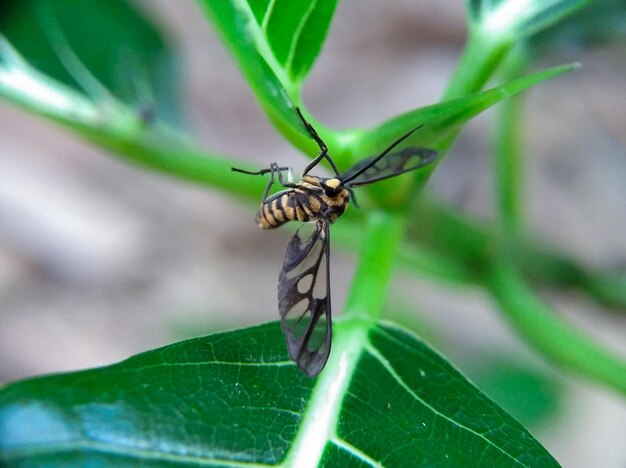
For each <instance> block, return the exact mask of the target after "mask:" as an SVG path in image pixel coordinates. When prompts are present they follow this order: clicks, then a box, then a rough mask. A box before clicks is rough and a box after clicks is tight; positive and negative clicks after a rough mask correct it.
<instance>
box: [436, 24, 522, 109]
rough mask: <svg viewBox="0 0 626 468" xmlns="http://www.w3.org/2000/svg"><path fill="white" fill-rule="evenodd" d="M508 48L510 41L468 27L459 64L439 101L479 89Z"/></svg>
mask: <svg viewBox="0 0 626 468" xmlns="http://www.w3.org/2000/svg"><path fill="white" fill-rule="evenodd" d="M510 48H511V42H510V41H504V40H497V39H495V38H493V37H491V36H488V35H484V34H481V32H480V31H479V30H472V29H470V31H469V33H468V36H467V41H466V43H465V48H464V49H463V53H462V54H461V58H460V59H459V64H458V66H457V68H456V70H455V72H454V74H453V75H452V78H451V79H450V81H449V82H448V86H447V88H446V90H445V92H444V93H443V96H442V97H441V102H444V101H448V100H450V99H454V98H457V97H461V96H465V95H467V94H471V93H475V92H477V91H480V90H481V89H482V88H483V86H484V85H485V83H486V82H487V80H489V78H491V76H492V75H493V73H494V72H495V70H496V68H498V66H499V65H500V63H501V62H502V60H503V59H504V57H505V56H506V54H507V52H508V51H509V49H510Z"/></svg>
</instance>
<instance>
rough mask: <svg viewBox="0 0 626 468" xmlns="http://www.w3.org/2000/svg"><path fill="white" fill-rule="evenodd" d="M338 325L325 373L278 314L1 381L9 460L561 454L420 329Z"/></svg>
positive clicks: (172, 461) (285, 460) (251, 460)
mask: <svg viewBox="0 0 626 468" xmlns="http://www.w3.org/2000/svg"><path fill="white" fill-rule="evenodd" d="M336 330H337V333H336V338H337V340H336V341H335V348H334V351H333V355H332V356H331V361H330V362H329V366H328V367H327V369H326V370H325V371H324V372H323V373H322V375H321V376H320V377H319V378H318V379H317V380H313V379H309V378H307V377H305V376H304V375H303V374H301V373H300V372H299V371H298V370H297V369H296V367H295V366H294V364H293V363H291V362H290V361H289V360H288V359H287V356H286V351H285V345H284V339H283V337H282V335H281V333H280V329H279V326H278V325H277V324H275V323H272V324H267V325H262V326H258V327H254V328H248V329H243V330H236V331H232V332H227V333H221V334H216V335H212V336H208V337H204V338H197V339H193V340H189V341H183V342H180V343H177V344H174V345H171V346H167V347H164V348H161V349H156V350H153V351H149V352H146V353H143V354H140V355H137V356H134V357H132V358H130V359H128V360H126V361H124V362H121V363H119V364H115V365H112V366H108V367H103V368H98V369H92V370H87V371H82V372H76V373H70V374H61V375H51V376H46V377H40V378H36V379H31V380H25V381H21V382H16V383H13V384H11V385H8V386H7V387H5V388H4V389H2V390H0V463H4V464H19V465H20V466H35V465H38V464H41V463H45V464H47V465H51V464H52V465H55V464H56V465H61V464H73V465H81V466H85V465H90V464H104V465H110V466H111V465H120V464H123V465H141V466H182V465H190V464H202V465H210V466H216V465H220V466H222V465H231V466H232V465H234V464H244V463H245V464H263V465H278V464H284V465H285V466H304V464H306V466H319V465H324V466H339V465H340V464H341V463H342V462H349V464H350V465H351V466H356V465H359V466H360V465H364V464H368V465H376V466H378V465H385V466H399V465H403V464H407V463H410V464H412V465H420V466H425V465H428V466H434V465H448V466H467V465H475V464H476V461H477V460H480V462H481V464H482V465H483V466H515V465H520V466H558V465H557V463H556V462H555V461H554V459H552V458H551V457H550V455H549V454H548V453H547V452H546V451H545V449H543V448H542V447H541V446H540V445H539V444H538V443H537V442H536V441H535V440H534V439H533V438H532V436H531V435H530V434H529V433H528V432H527V431H526V430H525V429H524V428H523V427H522V426H521V425H520V424H519V423H517V422H516V421H515V420H513V419H512V418H511V417H510V416H508V415H507V414H506V413H505V412H504V411H503V410H501V409H500V408H499V407H498V406H497V405H495V404H494V403H493V402H492V401H491V400H489V399H488V398H487V397H486V396H485V395H483V394H482V393H481V392H480V391H478V390H477V389H476V388H475V387H473V386H472V385H471V384H470V383H469V382H468V381H467V380H466V379H465V378H464V377H463V376H461V374H459V372H458V371H456V370H455V369H454V368H453V367H452V366H451V365H450V364H448V363H447V362H446V361H445V360H444V359H443V358H442V357H440V356H439V355H437V354H436V353H435V352H433V351H432V350H431V349H430V348H428V347H427V346H426V345H425V344H424V343H423V342H421V341H419V340H418V339H417V338H416V337H414V336H413V335H411V334H409V333H408V332H406V331H404V330H401V329H398V328H396V327H394V326H390V325H384V326H377V327H374V328H372V329H371V330H370V331H369V333H368V334H363V324H362V323H361V324H355V322H348V321H344V322H339V323H338V324H337V327H336ZM356 344H358V346H355V345H356ZM318 462H319V463H318ZM342 466H343V465H342Z"/></svg>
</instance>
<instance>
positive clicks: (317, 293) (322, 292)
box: [313, 254, 328, 299]
mask: <svg viewBox="0 0 626 468" xmlns="http://www.w3.org/2000/svg"><path fill="white" fill-rule="evenodd" d="M327 293H328V278H327V277H326V254H323V255H322V258H321V259H320V264H319V268H318V270H317V276H316V277H315V285H314V286H313V299H324V298H325V297H326V294H327Z"/></svg>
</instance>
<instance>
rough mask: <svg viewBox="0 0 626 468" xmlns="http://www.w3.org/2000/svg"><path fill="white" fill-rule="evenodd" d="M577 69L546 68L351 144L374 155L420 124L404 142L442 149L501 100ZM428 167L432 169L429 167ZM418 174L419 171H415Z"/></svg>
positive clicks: (397, 121)
mask: <svg viewBox="0 0 626 468" xmlns="http://www.w3.org/2000/svg"><path fill="white" fill-rule="evenodd" d="M578 66H579V65H578V64H566V65H560V66H557V67H552V68H548V69H546V70H542V71H539V72H536V73H533V74H531V75H528V76H525V77H523V78H519V79H516V80H513V81H510V82H508V83H505V84H503V85H500V86H497V87H495V88H492V89H489V90H487V91H482V92H479V93H475V94H471V95H469V96H465V97H462V98H457V99H452V100H449V101H445V102H442V103H439V104H435V105H432V106H427V107H422V108H420V109H416V110H414V111H411V112H407V113H405V114H402V115H400V116H398V117H395V118H393V119H391V120H388V121H386V122H384V123H382V124H380V125H378V126H377V127H375V128H373V129H370V130H368V131H364V132H362V133H360V134H359V135H358V136H357V137H356V138H355V139H354V143H353V144H354V145H355V146H358V147H359V148H361V151H360V153H361V154H370V153H375V152H376V151H378V150H380V149H381V148H382V147H384V146H385V145H388V144H389V142H390V141H394V140H395V139H397V138H398V136H399V135H403V134H404V133H406V132H408V131H409V130H411V129H412V128H415V127H416V126H418V125H423V127H422V128H420V129H419V130H417V131H416V132H415V133H414V134H413V135H411V137H409V138H408V139H407V140H408V141H411V142H413V143H416V144H419V145H422V146H429V147H435V148H439V149H445V148H446V147H447V144H448V143H449V141H448V139H449V137H450V136H452V135H455V134H456V133H458V131H459V130H460V128H461V127H462V125H463V124H464V123H466V122H467V121H468V120H470V119H471V118H472V117H475V116H476V115H478V114H480V113H481V112H483V111H484V110H486V109H488V108H490V107H491V106H493V105H495V104H497V103H498V102H500V101H503V100H504V99H508V98H510V97H513V96H515V95H517V94H519V93H521V92H523V91H526V90H528V89H530V88H532V87H533V86H535V85H537V84H539V83H541V82H543V81H546V80H548V79H550V78H554V77H556V76H558V75H561V74H563V73H567V72H569V71H571V70H574V69H576V68H578ZM441 143H444V145H445V146H442V145H441ZM427 167H432V165H431V166H427ZM419 173H420V171H418V172H417V174H419Z"/></svg>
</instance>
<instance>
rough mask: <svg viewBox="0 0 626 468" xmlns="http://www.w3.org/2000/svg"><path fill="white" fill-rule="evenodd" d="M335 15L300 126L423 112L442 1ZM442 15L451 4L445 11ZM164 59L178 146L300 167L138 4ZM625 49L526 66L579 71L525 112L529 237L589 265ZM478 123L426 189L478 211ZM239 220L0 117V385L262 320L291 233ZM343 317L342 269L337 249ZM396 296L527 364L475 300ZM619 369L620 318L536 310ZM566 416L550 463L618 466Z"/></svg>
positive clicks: (584, 410)
mask: <svg viewBox="0 0 626 468" xmlns="http://www.w3.org/2000/svg"><path fill="white" fill-rule="evenodd" d="M433 3H434V2H427V1H425V0H421V1H408V0H402V1H396V2H393V3H391V4H389V3H385V4H384V5H383V2H376V1H374V0H366V1H358V2H357V1H356V0H344V1H343V2H340V5H339V7H338V10H337V13H336V16H335V19H334V22H333V24H332V27H331V30H330V34H329V37H328V40H327V42H326V46H325V48H324V50H323V53H322V55H321V57H320V59H319V60H318V62H317V64H316V65H315V67H314V69H313V72H312V74H311V77H310V79H309V81H308V82H307V86H306V89H305V93H304V95H305V101H306V103H307V106H308V107H309V109H310V111H311V112H312V114H313V115H315V117H316V118H317V119H319V120H320V121H322V122H324V123H325V124H327V125H329V126H331V127H332V126H334V127H337V128H341V127H350V126H368V125H374V124H375V123H377V122H380V121H382V120H384V119H385V118H388V117H390V116H392V115H394V114H397V113H399V112H402V111H406V110H409V109H411V108H414V107H419V106H422V105H426V104H430V103H433V102H436V100H437V99H438V97H439V96H440V95H441V93H442V91H443V87H444V85H445V83H446V80H447V79H448V77H449V76H450V74H451V72H452V70H453V69H454V67H455V63H456V60H457V58H458V54H459V51H460V48H461V45H462V42H463V38H464V34H465V33H464V26H463V11H462V8H461V6H459V5H457V4H456V2H436V3H435V5H436V6H434V5H433ZM453 3H454V4H453ZM139 4H140V5H141V6H142V8H143V9H144V10H146V11H149V12H150V14H151V15H152V16H153V18H154V19H155V20H156V21H157V22H158V23H160V24H161V25H162V26H163V27H164V28H165V29H166V31H167V32H168V33H169V35H170V36H171V38H172V39H174V41H175V42H176V43H177V45H178V47H179V49H180V51H181V54H182V60H183V66H184V70H185V72H184V81H185V82H184V86H185V95H186V101H187V104H186V109H187V111H188V116H189V125H190V128H191V131H192V132H193V133H194V134H195V135H196V136H197V137H198V138H199V139H200V140H201V141H202V142H203V143H204V144H205V145H206V147H207V148H209V149H211V150H213V151H216V152H218V153H225V154H232V155H240V156H241V160H242V161H244V160H245V161H250V162H253V163H258V164H267V162H269V161H279V162H289V164H292V165H294V166H295V167H298V164H299V163H298V161H300V162H301V163H302V164H304V159H303V158H301V156H299V155H298V153H297V151H296V150H294V149H293V148H292V147H291V146H289V145H288V144H287V143H286V142H285V141H283V140H282V139H281V137H280V136H279V135H278V134H277V133H276V131H275V130H274V129H273V128H272V127H271V126H270V124H269V123H268V121H267V120H266V118H265V117H264V115H263V114H262V112H261V111H260V109H259V107H258V106H257V104H256V102H255V99H254V97H253V96H252V94H251V92H250V90H249V89H248V87H247V85H246V83H245V81H244V79H243V78H242V77H241V75H240V74H239V72H238V70H237V68H236V66H235V64H234V62H233V61H232V59H231V58H230V56H229V55H228V53H227V51H226V50H225V48H224V46H223V45H222V44H221V42H220V41H219V39H218V37H217V35H216V33H215V32H214V31H213V30H212V29H211V27H210V26H209V25H207V24H206V22H205V20H204V18H203V16H202V14H201V13H200V11H199V10H198V9H197V7H196V6H195V4H193V3H192V2H168V1H165V0H158V1H157V0H150V1H147V0H146V1H143V2H140V3H139ZM625 53H626V48H625V47H624V45H621V46H620V47H616V46H614V47H612V48H611V47H605V48H597V49H593V50H591V51H573V52H572V55H571V56H563V57H556V58H555V57H552V58H551V61H550V63H539V64H537V67H541V66H548V65H556V64H558V63H564V62H568V61H573V60H576V61H580V62H582V64H583V68H582V70H580V71H578V72H576V73H572V74H569V75H567V76H564V77H561V78H558V79H557V80H554V81H551V82H548V83H545V84H542V85H540V86H539V87H538V88H536V89H535V90H533V91H532V92H531V95H530V96H529V99H528V101H527V107H526V112H525V114H526V129H525V139H526V143H527V148H528V152H527V155H528V165H529V177H528V184H527V198H526V202H527V212H528V216H529V219H530V220H531V225H532V228H533V229H534V230H535V231H536V232H537V233H539V234H541V235H543V236H544V237H545V238H547V239H549V240H551V241H553V242H554V243H555V244H557V245H559V246H560V247H561V248H562V249H563V250H565V251H567V252H570V253H571V254H572V255H575V256H576V257H578V258H580V259H583V260H585V261H586V262H588V263H589V264H590V265H597V266H609V265H619V264H622V265H623V264H624V263H626V236H624V234H623V233H624V232H625V231H626V218H625V216H624V213H625V212H626V184H625V183H624V181H626V151H625V148H626V133H625V132H624V131H623V128H624V122H626V106H624V105H623V103H625V102H626V86H625V81H624V76H626V61H625V60H624V55H625ZM494 116H495V114H494V113H493V112H489V113H487V114H486V115H484V116H481V117H480V118H479V119H477V120H476V121H474V122H472V123H471V124H470V125H469V126H468V127H467V128H466V130H465V131H464V132H463V135H462V137H461V138H460V140H459V141H458V143H457V145H456V147H455V148H454V149H453V150H452V152H451V154H450V155H449V158H448V159H447V160H446V161H445V162H444V164H442V166H441V168H440V170H439V171H438V173H437V174H436V176H435V177H434V179H433V180H432V184H431V187H430V190H431V191H432V192H435V193H437V194H439V195H440V196H442V197H443V198H445V199H447V200H449V201H451V202H453V203H455V204H456V205H458V206H459V207H460V209H462V210H464V211H467V212H471V213H478V214H484V215H489V213H490V211H491V207H490V200H491V195H490V190H491V187H490V183H489V178H490V176H489V172H488V171H489V161H488V143H487V134H488V130H489V128H490V127H489V125H490V124H489V120H490V118H493V117H494ZM254 209H255V207H253V206H244V205H243V204H239V203H237V202H236V201H234V200H232V199H230V198H228V197H226V196H224V195H222V194H219V193H217V192H212V191H211V190H208V189H204V188H199V187H195V186H192V185H188V184H186V183H183V182H181V181H178V180H174V179H169V178H166V177H164V176H162V175H159V174H155V173H151V172H147V171H144V170H141V169H138V168H136V167H131V166H129V165H126V164H125V163H122V162H119V161H117V160H116V159H114V158H111V157H109V156H108V155H106V154H104V153H103V152H102V151H100V150H98V149H95V148H93V147H92V146H90V145H88V144H86V143H84V142H83V141H81V140H78V139H76V138H74V137H73V136H71V135H68V134H66V133H64V132H62V131H60V130H59V129H57V128H55V127H53V126H51V125H49V124H47V123H46V122H43V121H41V120H38V119H35V118H33V117H30V116H27V115H25V114H24V113H22V112H20V111H17V110H15V109H13V108H11V107H9V106H7V105H6V104H0V320H1V326H0V382H7V381H10V380H14V379H18V378H23V377H27V376H32V375H37V374H41V373H47V372H58V371H65V370H73V369H78V368H85V367H91V366H97V365H102V364H108V363H111V362H115V361H118V360H121V359H124V358H125V357H127V356H129V355H132V354H135V353H137V352H140V351H144V350H146V349H150V348H154V347H157V346H161V345H164V344H167V343H170V342H173V341H176V340H180V339H183V338H185V337H189V336H194V335H199V334H202V333H208V332H211V331H214V330H224V329H229V328H233V327H239V326H242V325H247V324H253V323H258V322H264V321H268V320H274V319H276V304H275V301H276V297H275V296H276V294H275V291H276V280H277V276H278V271H279V268H280V264H281V261H282V255H283V251H284V248H285V245H286V243H287V240H288V237H289V234H288V233H287V232H280V231H277V232H271V233H267V232H261V231H259V230H258V229H257V227H256V226H255V225H254V223H253V222H252V218H253V211H254ZM333 257H334V258H333V264H332V270H333V288H334V289H333V298H334V303H335V310H340V307H341V304H342V302H343V299H344V297H345V291H346V289H347V288H348V285H349V278H350V272H351V270H352V266H353V265H352V259H351V258H350V257H349V256H348V255H346V254H344V253H342V252H340V251H335V252H334V253H333ZM396 283H397V284H396V286H395V287H394V290H393V291H392V295H393V296H394V297H395V298H396V303H398V302H399V303H401V304H405V305H407V304H408V305H410V307H411V309H412V310H414V311H419V313H420V314H423V315H424V316H425V317H426V318H427V320H428V321H430V322H432V324H433V326H434V327H435V328H436V331H437V334H439V335H440V336H443V337H444V338H445V340H446V341H447V342H449V343H451V344H450V345H449V349H448V350H444V352H447V353H449V354H450V355H451V356H452V355H454V354H455V350H456V352H457V353H460V352H461V351H459V350H462V349H464V347H474V348H478V349H484V350H486V352H490V350H494V349H497V350H505V351H502V352H506V353H515V354H519V355H522V356H525V357H526V358H528V359H536V358H535V357H534V356H533V353H532V352H531V351H529V350H528V349H527V348H526V346H525V345H524V344H523V343H521V342H520V341H519V340H518V339H517V338H516V337H515V336H514V335H513V334H512V333H511V332H510V330H509V329H508V328H507V326H506V324H504V323H503V322H502V321H501V320H500V319H499V317H498V314H497V313H495V312H494V310H493V305H492V303H491V301H490V300H489V298H487V297H486V296H485V295H484V294H482V293H481V292H480V291H477V290H472V289H462V290H459V289H451V288H446V287H443V286H440V285H438V284H436V283H434V282H433V281H431V280H429V279H426V278H424V279H422V278H416V277H403V276H401V275H398V277H397V281H396ZM550 300H551V302H552V303H553V304H555V305H556V306H557V307H558V308H559V310H560V311H562V313H563V314H564V315H566V316H567V317H568V319H570V320H571V321H573V322H575V323H576V324H578V325H580V327H582V328H584V329H586V330H588V331H589V333H590V334H591V335H593V336H595V337H597V338H598V339H599V340H602V341H603V342H605V343H606V344H607V345H608V346H611V347H613V348H614V349H616V350H621V351H622V352H623V355H626V340H624V332H625V331H626V321H625V318H624V317H626V316H625V315H622V316H615V315H609V314H606V313H603V311H601V310H600V309H599V308H598V307H597V306H596V305H594V304H591V303H589V302H588V301H586V300H584V299H581V298H580V297H568V296H564V295H559V296H550ZM565 380H566V381H567V384H568V393H567V401H566V402H564V403H565V407H566V412H565V413H564V414H562V415H561V416H560V417H559V418H558V420H557V421H555V422H554V423H553V424H552V425H550V426H548V427H545V428H541V429H540V430H539V431H538V432H536V436H537V437H538V438H539V440H540V441H541V442H542V443H544V444H545V445H546V447H547V448H548V449H549V450H550V451H551V452H552V453H553V454H554V455H555V456H556V457H557V459H558V460H559V461H560V462H561V463H562V464H563V465H564V466H570V467H571V466H580V467H584V466H603V467H613V466H614V467H623V466H626V445H625V444H624V443H623V442H624V434H626V405H625V404H624V400H623V399H621V398H619V397H618V396H617V395H615V394H613V393H611V392H609V391H607V390H604V389H601V388H597V387H594V386H592V385H589V384H587V383H585V382H582V381H580V380H578V379H575V378H571V377H566V378H565Z"/></svg>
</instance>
